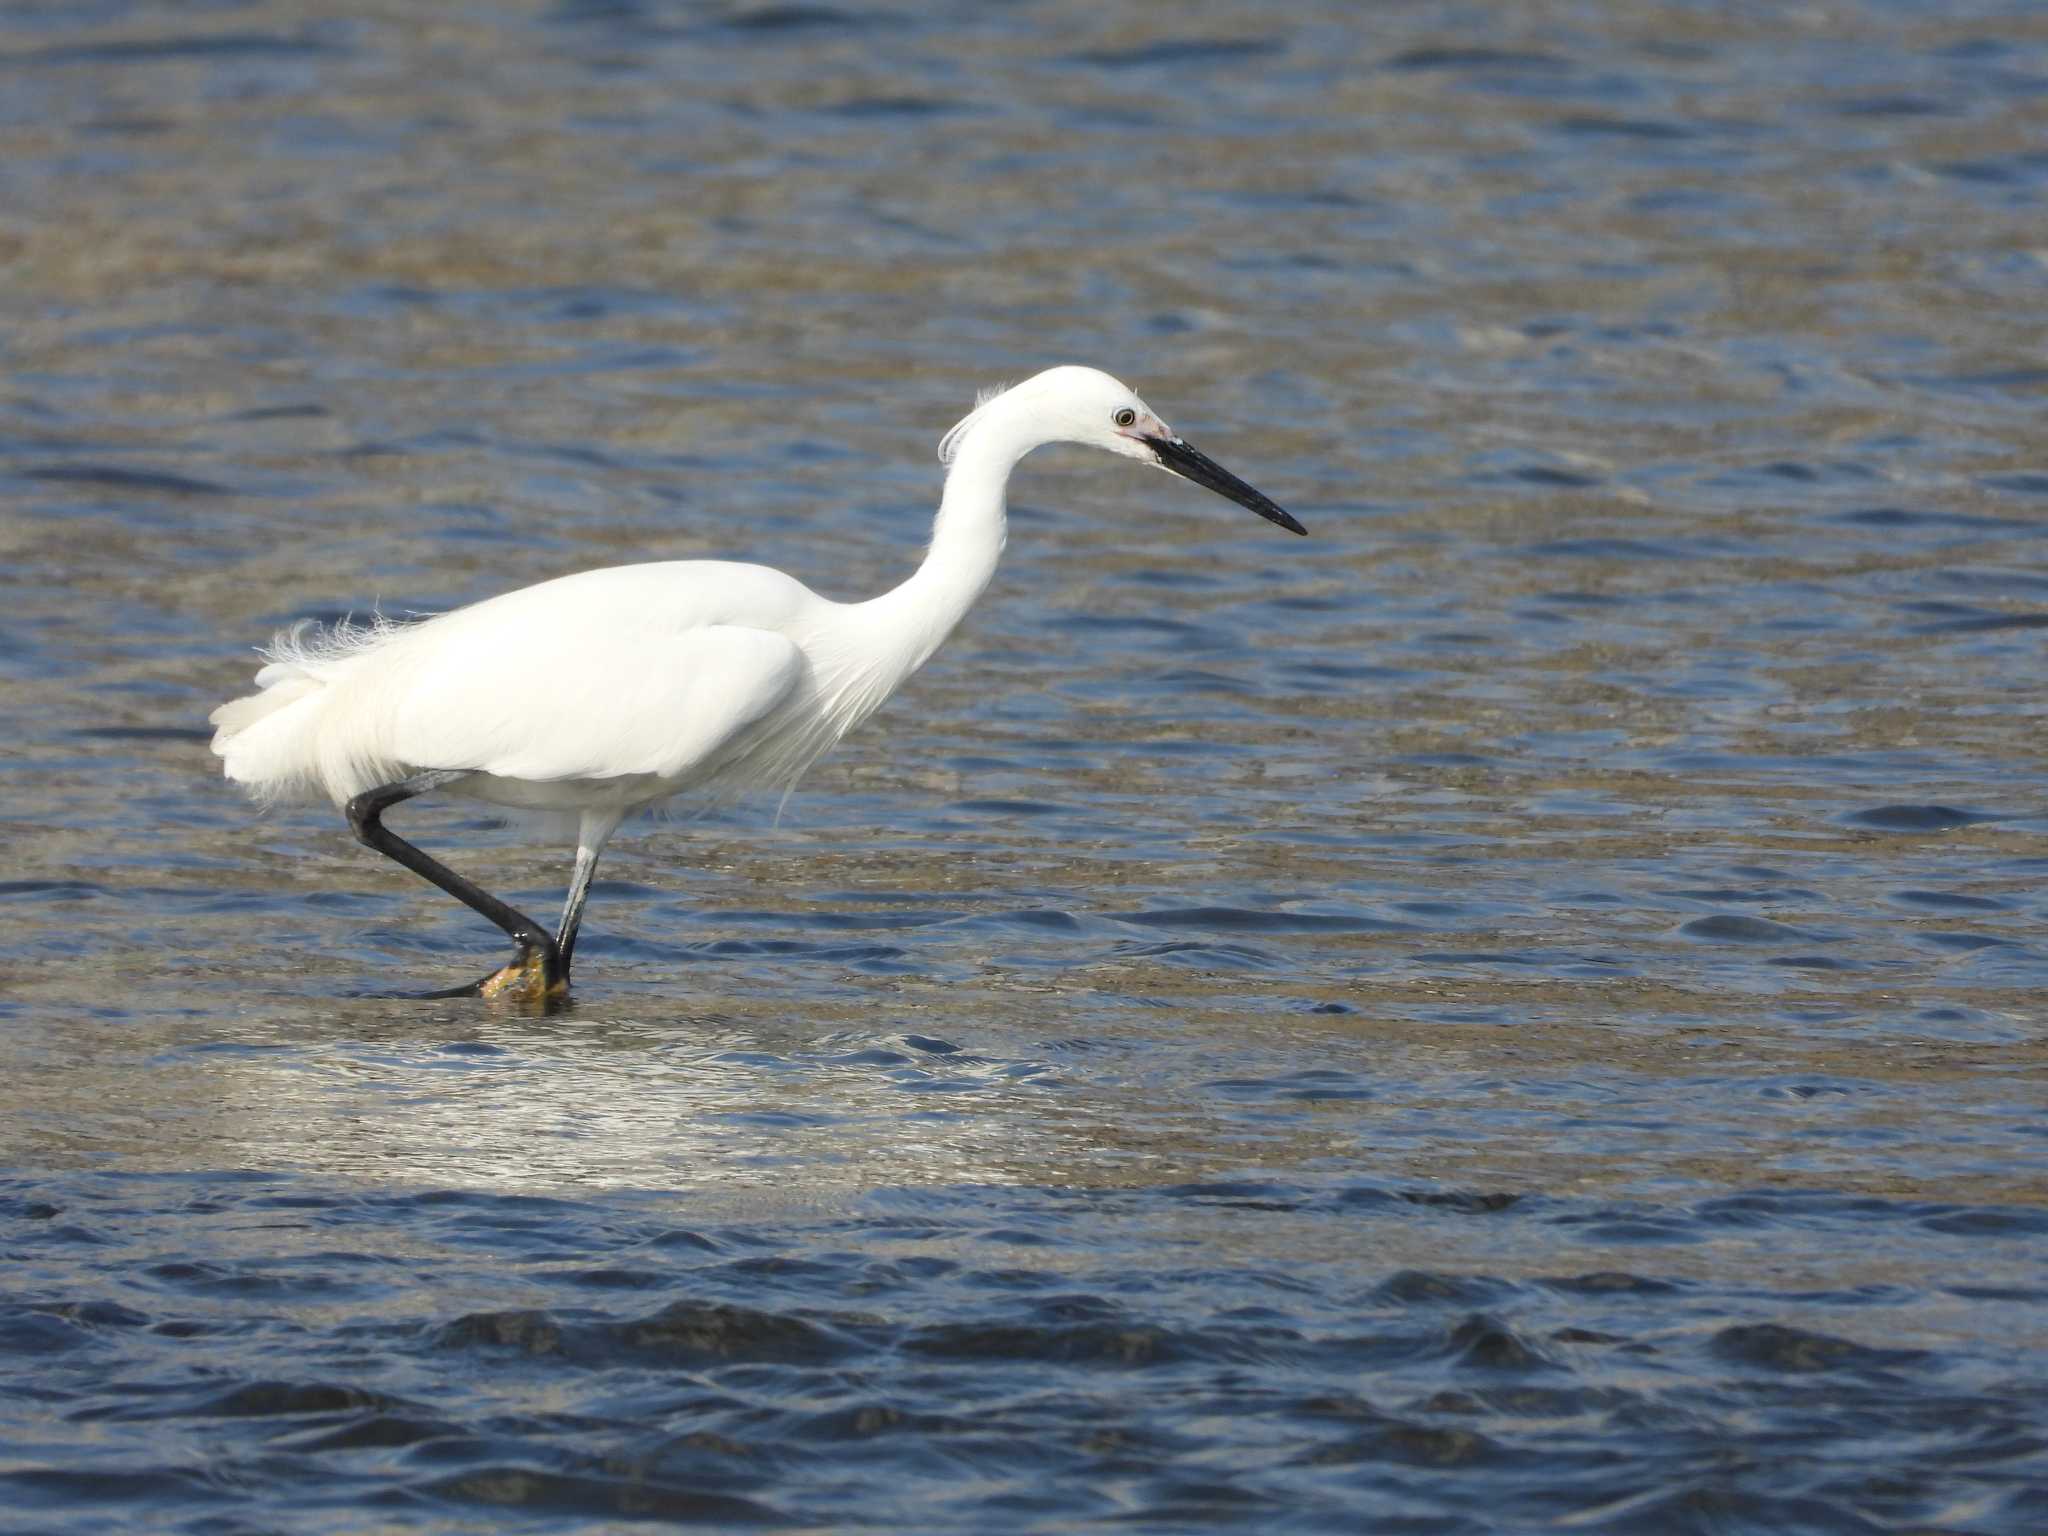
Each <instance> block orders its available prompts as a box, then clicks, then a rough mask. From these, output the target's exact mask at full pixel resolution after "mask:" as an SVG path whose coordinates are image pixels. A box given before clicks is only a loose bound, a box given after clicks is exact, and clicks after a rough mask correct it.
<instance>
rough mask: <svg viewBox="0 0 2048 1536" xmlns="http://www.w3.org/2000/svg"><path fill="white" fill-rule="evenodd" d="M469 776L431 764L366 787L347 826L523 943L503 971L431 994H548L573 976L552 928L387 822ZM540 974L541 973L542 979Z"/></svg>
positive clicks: (351, 808) (353, 806) (366, 843)
mask: <svg viewBox="0 0 2048 1536" xmlns="http://www.w3.org/2000/svg"><path fill="white" fill-rule="evenodd" d="M467 776H468V775H467V773H466V772H464V771H463V770H460V769H453V768H432V769H428V770H427V771H425V772H423V773H415V774H413V775H412V776H411V777H409V778H404V779H400V780H399V781H398V782H397V783H395V784H384V785H380V786H379V787H378V788H376V789H366V790H364V791H363V792H362V793H361V794H360V795H357V796H356V797H355V798H354V799H353V800H351V801H349V803H348V824H349V825H350V826H351V827H353V828H354V829H355V834H356V837H357V839H358V840H359V841H361V842H362V843H363V845H364V846H365V847H369V848H374V849H376V850H377V852H379V853H381V854H383V855H384V856H385V857H386V858H388V859H394V860H396V861H397V862H398V863H400V864H403V865H404V866H405V867H406V868H407V869H409V870H411V871H412V872H413V873H414V874H416V875H418V876H420V877H421V878H422V879H424V880H430V881H432V882H433V883H434V884H435V885H438V886H439V887H440V888H441V889H442V890H444V891H446V892H447V893H448V894H449V895H450V896H453V897H454V898H455V899H456V900H457V901H459V902H461V903H462V904H463V905H464V906H466V907H468V908H469V909H470V910H471V911H473V912H476V913H478V914H480V915H482V916H484V917H487V918H489V919H490V920H491V921H492V922H494V923H496V924H497V925H498V926H499V927H500V928H502V929H504V930H505V932H506V933H507V934H508V935H509V936H510V937H511V939H512V942H513V943H515V944H517V945H518V946H519V953H518V955H517V957H516V958H515V959H514V960H513V962H512V964H511V965H508V966H506V967H505V968H504V969H503V970H501V971H496V972H493V973H492V974H491V975H489V976H486V977H484V978H483V979H482V980H481V981H476V982H472V983H470V985H468V986H466V987H458V988H456V989H455V990H453V991H451V992H443V993H434V994H431V995H433V996H437V997H463V996H469V995H476V994H481V995H483V996H486V997H492V996H496V995H498V994H499V993H501V992H504V991H509V990H513V989H515V988H517V989H518V990H521V991H525V990H532V989H534V988H535V986H536V985H537V988H538V991H539V992H540V994H541V995H542V996H543V997H545V996H546V995H548V994H549V993H552V992H554V991H555V990H557V989H558V988H560V987H561V986H562V985H564V983H565V981H566V979H567V976H568V968H567V966H566V965H565V964H564V963H563V959H562V956H561V954H560V953H559V952H558V951H557V949H556V947H555V941H554V940H553V939H551V938H549V937H548V931H547V930H546V929H545V928H543V927H541V926H540V924H538V923H536V922H535V921H534V920H533V919H532V918H530V917H528V916H527V915H526V914H525V913H523V912H520V911H518V910H517V909H516V908H513V907H510V906H507V905H506V904H505V903H504V902H502V901H500V900H498V898H497V897H495V896H493V895H492V894H491V893H490V892H489V891H486V890H484V889H483V888H482V887H481V886H478V885H475V884H473V883H472V882H470V881H468V880H465V879H463V878H462V876H460V875H458V874H456V873H455V871H454V870H452V869H450V868H449V867H448V866H447V865H445V864H443V863H441V862H439V861H438V860H436V859H431V858H429V857H428V856H427V855H426V854H424V853H422V852H420V850H419V849H417V848H415V847H414V846H413V845H412V844H411V843H408V842H407V841H406V840H405V839H404V838H402V837H400V836H399V835H398V834H397V833H396V832H393V831H392V830H391V829H390V828H389V827H387V826H385V825H384V819H383V818H384V813H385V812H386V811H387V810H389V809H390V808H391V807H392V806H394V805H397V804H398V803H399V802H401V801H404V800H410V799H412V797H413V796H415V795H423V794H425V793H426V792H427V791H428V790H431V789H439V788H440V787H441V786H442V785H444V784H450V783H453V782H454V781H455V780H457V779H460V778H466V777H467ZM535 972H538V976H537V978H536V976H535V975H534V973H535Z"/></svg>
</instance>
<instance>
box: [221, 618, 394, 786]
mask: <svg viewBox="0 0 2048 1536" xmlns="http://www.w3.org/2000/svg"><path fill="white" fill-rule="evenodd" d="M405 627H406V626H403V625H399V624H395V623H393V622H391V621H390V620H387V619H384V618H381V617H379V618H378V619H376V620H374V621H373V622H371V623H369V624H351V623H348V622H345V621H344V622H342V623H339V624H334V625H330V626H328V627H326V628H324V629H323V628H322V627H320V626H319V625H317V624H313V623H311V622H310V621H308V622H305V623H301V624H296V625H294V626H293V627H292V628H290V629H288V630H286V631H284V632H283V633H281V634H279V635H278V636H277V638H276V639H274V640H273V641H271V643H270V644H269V645H268V646H267V647H265V649H264V651H263V658H264V665H263V667H262V668H261V670H259V671H258V672H257V674H256V692H254V693H251V694H245V695H244V696H243V697H241V698H239V699H231V700H229V701H228V702H227V703H225V704H223V705H221V706H220V707H219V708H218V709H216V710H215V711H214V712H213V713H212V714H211V715H209V716H208V717H207V718H208V719H209V720H210V721H211V722H212V723H213V726H214V728H215V729H214V735H213V753H214V755H215V756H216V757H218V758H220V759H221V768H222V771H223V772H224V773H225V774H226V775H227V777H228V778H229V779H230V780H232V781H233V782H235V783H237V784H240V785H242V786H244V787H245V788H247V789H248V790H249V791H250V792H251V793H252V794H254V795H255V796H256V797H257V798H258V799H260V800H263V801H265V802H266V803H275V802H279V801H289V800H321V799H327V800H333V801H334V802H336V803H337V804H339V803H341V802H342V801H344V800H346V799H347V798H348V796H349V795H351V794H353V793H355V792H356V791H357V790H359V789H362V788H366V787H368V785H370V784H374V783H378V782H381V778H380V773H381V774H382V775H383V777H390V776H392V775H390V774H389V773H387V772H384V770H385V768H386V767H387V765H384V764H382V763H381V762H379V761H377V760H376V759H377V758H378V754H377V753H376V752H375V750H374V747H372V746H370V745H369V744H367V743H363V742H359V741H351V740H350V733H349V732H348V731H346V730H339V731H334V732H330V731H328V730H327V729H325V727H326V726H327V725H328V723H329V722H328V720H327V715H328V705H329V704H330V702H333V699H332V695H333V690H334V688H335V687H336V686H337V685H338V684H340V683H342V682H343V681H344V680H345V679H346V677H347V675H348V673H349V671H350V670H351V667H350V663H351V662H352V660H353V659H354V658H356V657H358V656H361V655H363V654H364V653H365V652H368V651H370V650H374V649H375V648H376V647H377V646H379V645H381V644H383V643H384V642H386V641H387V640H389V639H391V638H392V637H393V636H394V635H395V634H397V633H399V632H401V631H402V630H403V629H404V628H405ZM344 691H346V690H344ZM344 713H347V711H346V709H344ZM334 723H335V724H337V725H340V724H342V722H339V721H337V722H334ZM330 738H332V739H330Z"/></svg>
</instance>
